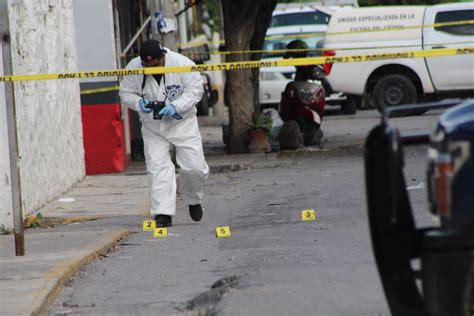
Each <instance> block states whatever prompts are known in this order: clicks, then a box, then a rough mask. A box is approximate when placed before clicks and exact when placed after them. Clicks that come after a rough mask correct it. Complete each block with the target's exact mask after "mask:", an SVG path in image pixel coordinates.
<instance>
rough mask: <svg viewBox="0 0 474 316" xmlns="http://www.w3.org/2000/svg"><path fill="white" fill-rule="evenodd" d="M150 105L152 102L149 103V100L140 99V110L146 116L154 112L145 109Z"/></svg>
mask: <svg viewBox="0 0 474 316" xmlns="http://www.w3.org/2000/svg"><path fill="white" fill-rule="evenodd" d="M148 103H150V101H148V100H147V99H140V101H138V105H139V106H140V110H142V112H143V113H145V114H148V113H151V112H152V111H153V110H152V109H148V108H146V107H145V105H147V104H148Z"/></svg>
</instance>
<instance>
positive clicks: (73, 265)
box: [21, 229, 129, 315]
mask: <svg viewBox="0 0 474 316" xmlns="http://www.w3.org/2000/svg"><path fill="white" fill-rule="evenodd" d="M128 234H129V230H128V229H122V230H118V231H117V230H116V231H113V232H112V233H111V234H110V235H108V236H105V237H104V238H102V239H101V240H99V241H98V242H95V243H93V244H92V245H91V246H88V247H87V249H86V251H88V254H87V255H85V256H82V257H78V256H77V257H73V258H71V259H68V260H65V261H63V262H60V263H59V264H57V265H56V266H55V267H53V268H52V269H51V270H49V271H48V272H46V273H45V276H44V280H45V285H44V287H43V288H42V289H40V290H38V292H37V293H35V302H34V303H33V304H32V305H31V306H29V307H28V308H27V310H25V311H23V312H22V313H21V315H44V314H46V312H47V311H48V308H49V307H50V306H51V304H52V303H53V302H54V300H55V299H56V298H57V296H58V295H59V294H60V293H61V290H62V288H63V286H64V282H65V281H66V280H68V279H69V278H71V277H72V276H73V275H75V274H76V273H77V272H78V271H79V270H80V269H81V268H82V267H84V266H85V265H86V264H88V263H90V262H92V261H94V260H95V259H96V258H97V257H99V256H100V255H104V254H106V253H107V252H108V251H109V249H110V248H112V247H114V246H115V245H116V244H117V243H118V242H120V241H121V240H122V239H123V238H125V237H126V236H127V235H128Z"/></svg>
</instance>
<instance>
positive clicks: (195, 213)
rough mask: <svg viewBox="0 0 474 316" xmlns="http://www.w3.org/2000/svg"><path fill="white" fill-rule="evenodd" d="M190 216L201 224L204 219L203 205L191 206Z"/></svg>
mask: <svg viewBox="0 0 474 316" xmlns="http://www.w3.org/2000/svg"><path fill="white" fill-rule="evenodd" d="M189 215H190V216H191V218H192V219H193V221H195V222H199V221H200V220H201V219H202V207H201V204H196V205H189Z"/></svg>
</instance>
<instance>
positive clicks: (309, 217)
mask: <svg viewBox="0 0 474 316" xmlns="http://www.w3.org/2000/svg"><path fill="white" fill-rule="evenodd" d="M301 219H302V220H304V221H314V220H315V219H316V212H315V211H314V210H303V211H301Z"/></svg>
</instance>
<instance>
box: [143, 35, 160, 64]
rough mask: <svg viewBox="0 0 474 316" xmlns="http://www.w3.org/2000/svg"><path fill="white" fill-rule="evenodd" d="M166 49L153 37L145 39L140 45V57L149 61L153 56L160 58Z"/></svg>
mask: <svg viewBox="0 0 474 316" xmlns="http://www.w3.org/2000/svg"><path fill="white" fill-rule="evenodd" d="M165 53H166V50H165V49H164V48H163V45H161V43H160V42H158V41H157V40H154V39H147V40H146V41H144V42H143V43H142V45H141V47H140V58H141V60H143V61H150V60H152V59H155V58H160V57H161V56H163V54H165Z"/></svg>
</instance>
